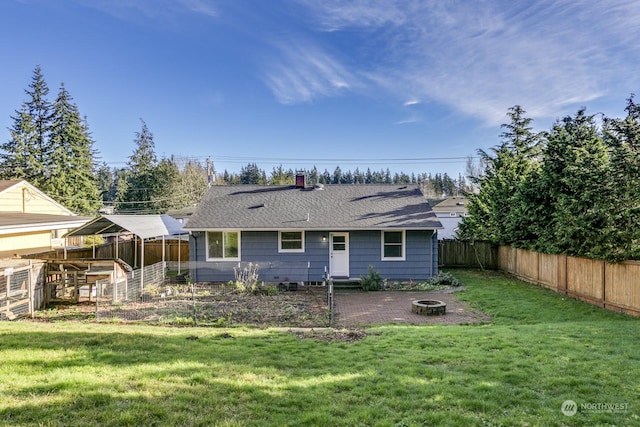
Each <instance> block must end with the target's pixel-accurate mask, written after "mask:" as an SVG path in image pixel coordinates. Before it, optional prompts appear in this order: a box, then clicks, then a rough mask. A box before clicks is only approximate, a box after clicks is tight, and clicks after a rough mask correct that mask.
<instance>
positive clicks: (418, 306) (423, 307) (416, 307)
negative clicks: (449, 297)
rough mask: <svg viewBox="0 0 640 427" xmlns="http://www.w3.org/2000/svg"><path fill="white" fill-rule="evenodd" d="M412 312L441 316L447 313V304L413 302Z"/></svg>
mask: <svg viewBox="0 0 640 427" xmlns="http://www.w3.org/2000/svg"><path fill="white" fill-rule="evenodd" d="M411 311H412V312H414V313H415V314H422V315H427V316H441V315H443V314H446V313H447V304H445V303H443V302H442V301H438V300H429V299H421V300H417V301H412V302H411Z"/></svg>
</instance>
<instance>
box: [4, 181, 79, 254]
mask: <svg viewBox="0 0 640 427" xmlns="http://www.w3.org/2000/svg"><path fill="white" fill-rule="evenodd" d="M90 219H91V218H87V217H80V216H77V215H76V214H74V213H73V212H71V211H70V210H69V209H67V208H65V207H64V206H62V205H61V204H60V203H58V202H56V201H55V200H53V199H52V198H51V197H49V196H47V195H46V194H45V193H43V192H42V191H40V190H38V189H37V188H36V187H34V186H33V185H31V184H29V183H28V182H27V181H24V180H0V258H10V257H16V256H21V255H27V254H33V253H38V252H46V251H50V250H52V249H57V248H62V247H63V246H64V239H62V236H63V235H64V234H65V233H67V232H68V231H69V230H71V229H74V228H77V227H80V226H82V225H84V224H85V223H86V222H87V221H89V220H90Z"/></svg>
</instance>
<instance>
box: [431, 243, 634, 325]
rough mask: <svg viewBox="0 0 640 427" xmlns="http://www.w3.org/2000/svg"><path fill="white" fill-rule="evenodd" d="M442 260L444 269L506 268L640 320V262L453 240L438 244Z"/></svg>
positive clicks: (524, 278) (515, 274) (544, 285)
mask: <svg viewBox="0 0 640 427" xmlns="http://www.w3.org/2000/svg"><path fill="white" fill-rule="evenodd" d="M438 260H439V264H440V266H442V267H472V268H487V269H497V270H501V271H504V272H507V273H510V274H513V275H514V276H516V277H518V278H519V279H522V280H524V281H527V282H530V283H534V284H537V285H540V286H543V287H545V288H549V289H552V290H554V291H556V292H559V293H561V294H565V295H569V296H571V297H574V298H577V299H579V300H582V301H586V302H588V303H591V304H594V305H597V306H600V307H604V308H607V309H609V310H612V311H619V312H624V313H627V314H631V315H633V316H640V261H624V262H620V263H616V264H611V263H608V262H606V261H603V260H596V259H589V258H578V257H571V256H567V255H549V254H542V253H538V252H534V251H529V250H526V249H517V248H512V247H509V246H499V247H498V246H493V245H491V244H489V243H485V242H474V243H470V242H460V241H449V240H444V241H441V242H440V243H439V247H438Z"/></svg>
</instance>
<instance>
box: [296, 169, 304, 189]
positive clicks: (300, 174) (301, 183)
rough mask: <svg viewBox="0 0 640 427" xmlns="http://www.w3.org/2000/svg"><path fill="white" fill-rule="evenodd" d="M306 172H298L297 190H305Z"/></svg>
mask: <svg viewBox="0 0 640 427" xmlns="http://www.w3.org/2000/svg"><path fill="white" fill-rule="evenodd" d="M304 181H305V175H304V172H296V188H305V182H304Z"/></svg>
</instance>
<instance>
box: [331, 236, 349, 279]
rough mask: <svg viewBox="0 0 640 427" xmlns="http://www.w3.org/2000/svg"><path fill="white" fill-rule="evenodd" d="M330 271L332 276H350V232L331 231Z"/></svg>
mask: <svg viewBox="0 0 640 427" xmlns="http://www.w3.org/2000/svg"><path fill="white" fill-rule="evenodd" d="M330 237H331V244H330V247H329V257H330V259H329V270H330V271H329V273H330V274H331V277H349V233H331V234H330Z"/></svg>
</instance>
